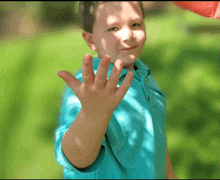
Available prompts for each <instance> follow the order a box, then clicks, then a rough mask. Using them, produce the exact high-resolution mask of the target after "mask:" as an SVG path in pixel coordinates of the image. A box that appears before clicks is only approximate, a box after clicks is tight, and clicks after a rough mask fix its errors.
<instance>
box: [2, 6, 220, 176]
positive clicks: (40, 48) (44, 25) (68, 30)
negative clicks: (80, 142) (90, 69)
mask: <svg viewBox="0 0 220 180" xmlns="http://www.w3.org/2000/svg"><path fill="white" fill-rule="evenodd" d="M10 3H11V4H10ZM76 12H77V6H76V3H75V2H72V3H69V2H40V3H39V2H27V3H26V2H18V3H17V4H16V2H0V19H1V20H0V25H1V26H0V28H1V32H0V70H1V71H0V77H1V78H0V87H1V88H0V92H1V93H0V104H1V108H0V133H1V135H0V178H1V179H5V178H19V179H20V178H21V179H24V178H43V179H46V178H63V172H62V170H63V169H62V167H61V166H60V165H59V164H58V163H57V162H56V160H55V155H54V130H55V128H56V126H57V124H58V113H59V112H58V110H59V105H60V100H61V91H62V89H63V88H64V86H65V82H64V81H63V80H62V79H61V78H59V77H58V76H57V74H56V73H57V72H58V71H60V70H66V71H69V72H72V73H74V72H76V71H77V70H78V69H79V68H81V65H82V58H83V56H84V54H86V53H90V54H91V53H92V51H91V50H90V49H89V47H88V46H87V45H86V43H85V41H84V39H83V38H82V35H81V32H82V30H81V29H80V28H79V26H78V23H79V18H78V16H77V14H76ZM5 14H7V16H6V15H5ZM145 14H146V15H145V16H146V18H145V24H146V31H147V41H146V44H145V46H144V49H143V52H142V54H141V56H140V59H141V60H142V61H143V62H144V63H146V64H147V65H148V66H149V67H150V68H151V73H152V74H153V76H154V78H155V80H156V81H157V83H158V85H159V86H160V88H161V89H162V90H163V91H164V93H165V94H166V96H167V126H166V130H167V134H166V136H167V146H168V150H169V153H170V157H171V162H172V166H173V170H174V172H175V174H176V175H177V177H178V178H181V179H185V178H186V179H218V178H220V173H219V147H220V141H219V137H220V134H219V105H220V98H219V60H220V58H219V47H220V44H219V40H220V21H219V20H216V19H209V18H205V17H202V16H199V15H197V14H195V13H192V12H189V11H184V10H182V9H180V8H177V7H175V6H174V5H172V3H171V2H169V3H168V5H166V6H165V7H164V8H163V9H161V10H151V11H150V10H146V13H145ZM7 17H11V18H10V20H11V21H10V22H11V23H9V24H7V22H8V21H7ZM15 17H16V18H15ZM13 22H16V23H17V25H16V23H13ZM22 23H23V24H22ZM12 30H13V31H12Z"/></svg>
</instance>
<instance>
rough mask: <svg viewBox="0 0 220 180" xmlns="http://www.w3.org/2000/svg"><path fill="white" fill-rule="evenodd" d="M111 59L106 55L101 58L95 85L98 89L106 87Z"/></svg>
mask: <svg viewBox="0 0 220 180" xmlns="http://www.w3.org/2000/svg"><path fill="white" fill-rule="evenodd" d="M109 63H110V57H109V56H108V55H104V56H103V57H102V58H101V61H100V63H99V67H98V70H97V73H96V76H95V85H96V86H98V87H105V83H106V80H107V73H108V69H109Z"/></svg>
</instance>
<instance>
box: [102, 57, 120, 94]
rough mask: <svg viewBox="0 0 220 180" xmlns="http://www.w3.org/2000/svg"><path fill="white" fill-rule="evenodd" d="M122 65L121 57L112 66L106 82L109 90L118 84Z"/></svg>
mask: <svg viewBox="0 0 220 180" xmlns="http://www.w3.org/2000/svg"><path fill="white" fill-rule="evenodd" d="M123 66H124V62H123V61H122V60H121V59H118V60H117V61H116V62H115V64H114V67H113V69H112V72H111V74H110V76H109V79H108V81H107V84H106V88H107V89H108V90H109V91H110V92H112V91H114V90H115V89H116V88H117V84H118V81H119V77H120V74H121V71H122V68H123Z"/></svg>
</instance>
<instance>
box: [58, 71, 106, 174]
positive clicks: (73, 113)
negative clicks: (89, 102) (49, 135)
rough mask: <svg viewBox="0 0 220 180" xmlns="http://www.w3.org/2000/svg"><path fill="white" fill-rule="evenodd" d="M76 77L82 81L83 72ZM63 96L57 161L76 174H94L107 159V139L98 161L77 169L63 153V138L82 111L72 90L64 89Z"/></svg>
mask: <svg viewBox="0 0 220 180" xmlns="http://www.w3.org/2000/svg"><path fill="white" fill-rule="evenodd" d="M75 77H76V78H77V79H78V80H80V81H81V82H83V81H82V73H81V70H80V71H79V72H78V73H76V75H75ZM62 94H63V96H62V99H61V105H60V109H59V117H58V126H57V128H56V130H55V157H56V161H57V162H58V163H59V164H60V165H61V166H63V167H64V168H67V169H69V170H70V171H76V172H92V171H94V170H96V169H97V168H98V167H99V166H100V164H101V163H102V162H103V160H104V157H105V137H104V138H103V142H102V146H101V150H100V152H99V155H98V157H97V159H96V161H95V162H94V163H93V164H92V165H90V166H89V167H87V168H85V169H77V168H76V167H74V166H73V165H72V164H71V162H70V161H69V160H68V159H67V157H66V156H65V155H64V153H63V151H62V146H61V142H62V138H63V135H64V134H65V132H66V131H67V130H68V128H69V127H70V126H71V124H72V123H73V121H74V120H75V118H76V117H77V115H78V113H79V111H80V110H81V104H80V101H79V99H78V98H77V96H76V95H75V94H74V93H73V91H72V89H71V88H70V87H68V86H66V87H65V88H64V91H63V93H62Z"/></svg>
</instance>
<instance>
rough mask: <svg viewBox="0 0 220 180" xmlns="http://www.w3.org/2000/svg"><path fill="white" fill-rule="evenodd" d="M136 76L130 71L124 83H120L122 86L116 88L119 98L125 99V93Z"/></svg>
mask: <svg viewBox="0 0 220 180" xmlns="http://www.w3.org/2000/svg"><path fill="white" fill-rule="evenodd" d="M133 77H134V73H133V72H132V71H130V72H129V73H127V75H126V77H125V79H124V81H123V82H122V84H121V85H120V87H119V88H118V89H117V90H116V96H117V97H118V98H119V99H121V100H122V99H123V97H124V96H125V94H126V93H127V91H128V89H129V87H130V86H131V83H132V80H133Z"/></svg>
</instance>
